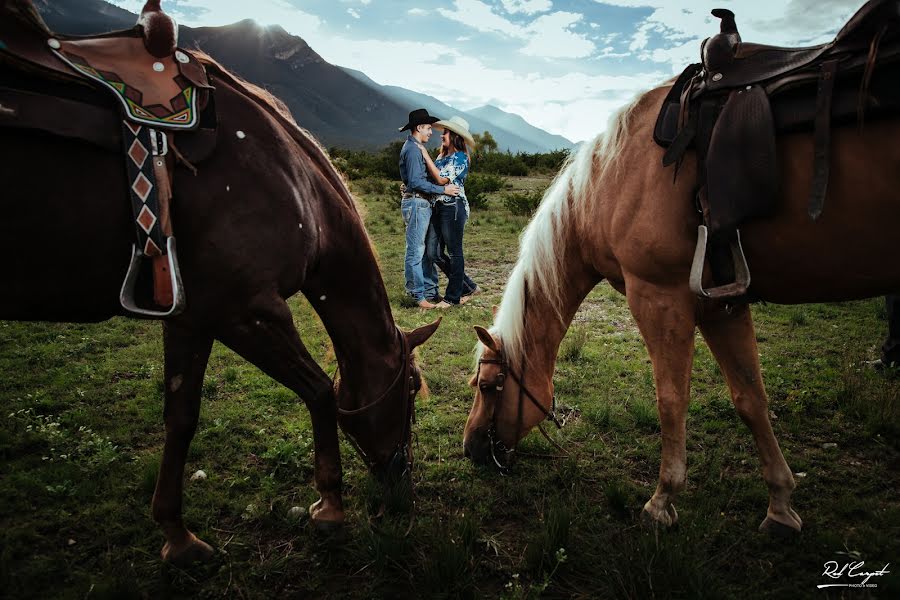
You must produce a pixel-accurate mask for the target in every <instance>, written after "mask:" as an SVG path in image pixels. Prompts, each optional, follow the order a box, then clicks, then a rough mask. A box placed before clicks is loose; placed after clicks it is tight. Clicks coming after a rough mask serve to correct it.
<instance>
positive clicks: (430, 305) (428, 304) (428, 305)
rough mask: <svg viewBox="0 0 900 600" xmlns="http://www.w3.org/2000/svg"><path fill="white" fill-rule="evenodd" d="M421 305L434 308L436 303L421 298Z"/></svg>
mask: <svg viewBox="0 0 900 600" xmlns="http://www.w3.org/2000/svg"><path fill="white" fill-rule="evenodd" d="M419 307H421V308H427V309H431V308H434V307H435V305H434V304H432V303H431V302H429V301H428V300H419Z"/></svg>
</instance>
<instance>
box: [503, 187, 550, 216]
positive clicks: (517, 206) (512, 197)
mask: <svg viewBox="0 0 900 600" xmlns="http://www.w3.org/2000/svg"><path fill="white" fill-rule="evenodd" d="M543 196H544V194H543V193H542V192H538V191H534V192H513V193H511V194H506V195H505V196H504V197H503V206H505V207H506V209H507V210H509V212H511V213H512V214H514V215H518V216H522V217H530V216H531V215H533V214H534V211H536V210H537V207H538V205H539V204H540V203H541V198H543Z"/></svg>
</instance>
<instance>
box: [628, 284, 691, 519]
mask: <svg viewBox="0 0 900 600" xmlns="http://www.w3.org/2000/svg"><path fill="white" fill-rule="evenodd" d="M626 288H627V290H628V306H629V307H630V309H631V314H632V315H633V316H634V320H635V321H636V322H637V325H638V328H639V329H640V331H641V335H642V336H643V338H644V343H645V344H646V345H647V351H648V352H649V354H650V360H651V361H652V363H653V375H654V380H655V383H656V407H657V410H658V411H659V422H660V426H661V429H662V461H661V463H660V467H659V483H658V485H657V486H656V492H655V493H654V494H653V497H652V498H650V500H649V501H648V502H647V504H645V505H644V512H643V518H644V519H645V520H649V521H651V522H652V523H658V524H662V525H665V526H670V525H674V524H675V523H676V521H678V513H677V512H676V511H675V504H674V501H675V496H676V495H677V494H678V492H679V491H681V489H682V488H683V487H684V483H685V475H686V473H687V462H686V452H685V418H686V415H687V407H688V402H689V399H690V382H691V365H692V363H693V358H694V328H695V322H696V317H695V306H696V300H695V298H694V296H693V294H692V293H691V292H690V290H688V289H687V287H686V286H685V287H680V286H679V287H660V286H655V285H652V284H649V283H646V282H643V281H640V280H634V279H630V280H627V281H626Z"/></svg>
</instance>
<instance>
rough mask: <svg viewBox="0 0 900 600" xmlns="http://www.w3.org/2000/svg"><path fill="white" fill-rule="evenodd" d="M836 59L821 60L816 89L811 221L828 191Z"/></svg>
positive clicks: (820, 209)
mask: <svg viewBox="0 0 900 600" xmlns="http://www.w3.org/2000/svg"><path fill="white" fill-rule="evenodd" d="M837 66H838V61H837V59H833V60H827V61H825V62H823V63H822V68H821V72H820V73H819V83H818V88H817V90H816V117H815V133H814V134H813V135H814V142H813V143H814V147H813V179H812V193H811V196H810V199H809V216H810V217H811V218H812V220H813V221H815V220H816V219H818V218H819V217H820V216H821V215H822V210H823V209H824V207H825V195H826V194H827V193H828V174H829V170H830V166H831V165H830V164H829V162H830V158H831V153H830V147H831V97H832V92H833V91H834V80H835V75H836V73H837Z"/></svg>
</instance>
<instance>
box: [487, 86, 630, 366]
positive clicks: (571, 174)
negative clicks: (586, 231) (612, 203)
mask: <svg viewBox="0 0 900 600" xmlns="http://www.w3.org/2000/svg"><path fill="white" fill-rule="evenodd" d="M636 101H637V99H635V101H634V102H632V103H630V104H628V105H627V106H625V107H624V108H622V109H620V110H619V111H618V112H617V113H616V114H614V115H613V116H612V117H611V118H610V124H609V127H608V129H607V131H606V132H605V133H602V134H600V135H598V136H596V137H595V138H594V139H593V140H591V141H588V142H585V143H584V144H582V146H581V147H580V148H579V149H578V151H577V152H575V153H574V154H572V155H570V156H569V158H568V160H566V163H565V165H564V166H563V168H562V169H561V170H560V173H559V174H558V175H557V176H556V178H555V179H554V180H553V183H552V184H551V185H550V187H549V188H548V189H547V192H546V193H545V194H544V198H543V199H542V200H541V204H540V206H539V207H538V210H537V212H536V213H535V215H534V217H533V218H532V219H531V222H530V223H529V224H528V226H527V227H526V228H525V230H524V231H523V232H522V235H521V236H520V238H519V258H518V260H517V261H516V265H515V266H514V267H513V270H512V273H510V276H509V280H508V281H507V283H506V289H505V290H504V292H503V299H502V300H501V302H500V308H499V309H498V311H497V315H496V316H495V318H494V325H493V326H492V327H491V329H490V331H491V333H492V334H493V335H494V336H495V337H499V339H500V340H501V341H502V344H503V349H504V351H505V352H506V355H507V357H508V359H509V360H510V361H511V362H512V364H518V363H520V362H521V357H522V354H523V347H524V338H525V328H524V322H523V313H524V309H525V288H526V284H527V287H528V291H529V293H530V294H531V295H532V296H534V295H538V294H540V295H543V296H544V297H545V298H547V299H548V300H549V302H550V305H551V306H554V307H556V311H557V312H556V318H558V319H560V320H562V314H561V313H560V312H559V306H560V289H561V288H562V286H564V285H565V284H566V282H564V281H561V280H560V279H561V274H560V267H561V260H562V254H563V252H562V247H561V245H562V244H561V243H562V241H563V240H565V239H566V237H567V232H568V230H569V228H571V227H572V226H573V225H574V222H575V220H576V218H575V215H573V214H572V212H573V211H572V209H573V208H577V207H578V206H579V205H581V204H583V203H585V202H587V201H588V199H589V198H590V197H591V188H592V185H593V183H594V182H595V181H596V180H597V179H598V178H599V177H600V175H602V173H604V172H605V171H606V170H607V169H608V168H610V167H618V165H617V161H616V160H615V159H616V157H617V156H618V155H619V154H620V150H621V148H622V143H623V142H624V140H625V136H624V132H625V130H626V128H627V125H628V121H629V117H630V116H631V112H632V108H633V106H634V104H635V102H636ZM482 351H483V346H482V345H481V343H479V344H478V345H477V346H476V348H475V355H476V356H475V359H476V361H477V360H478V359H479V358H480V357H481V353H482Z"/></svg>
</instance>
